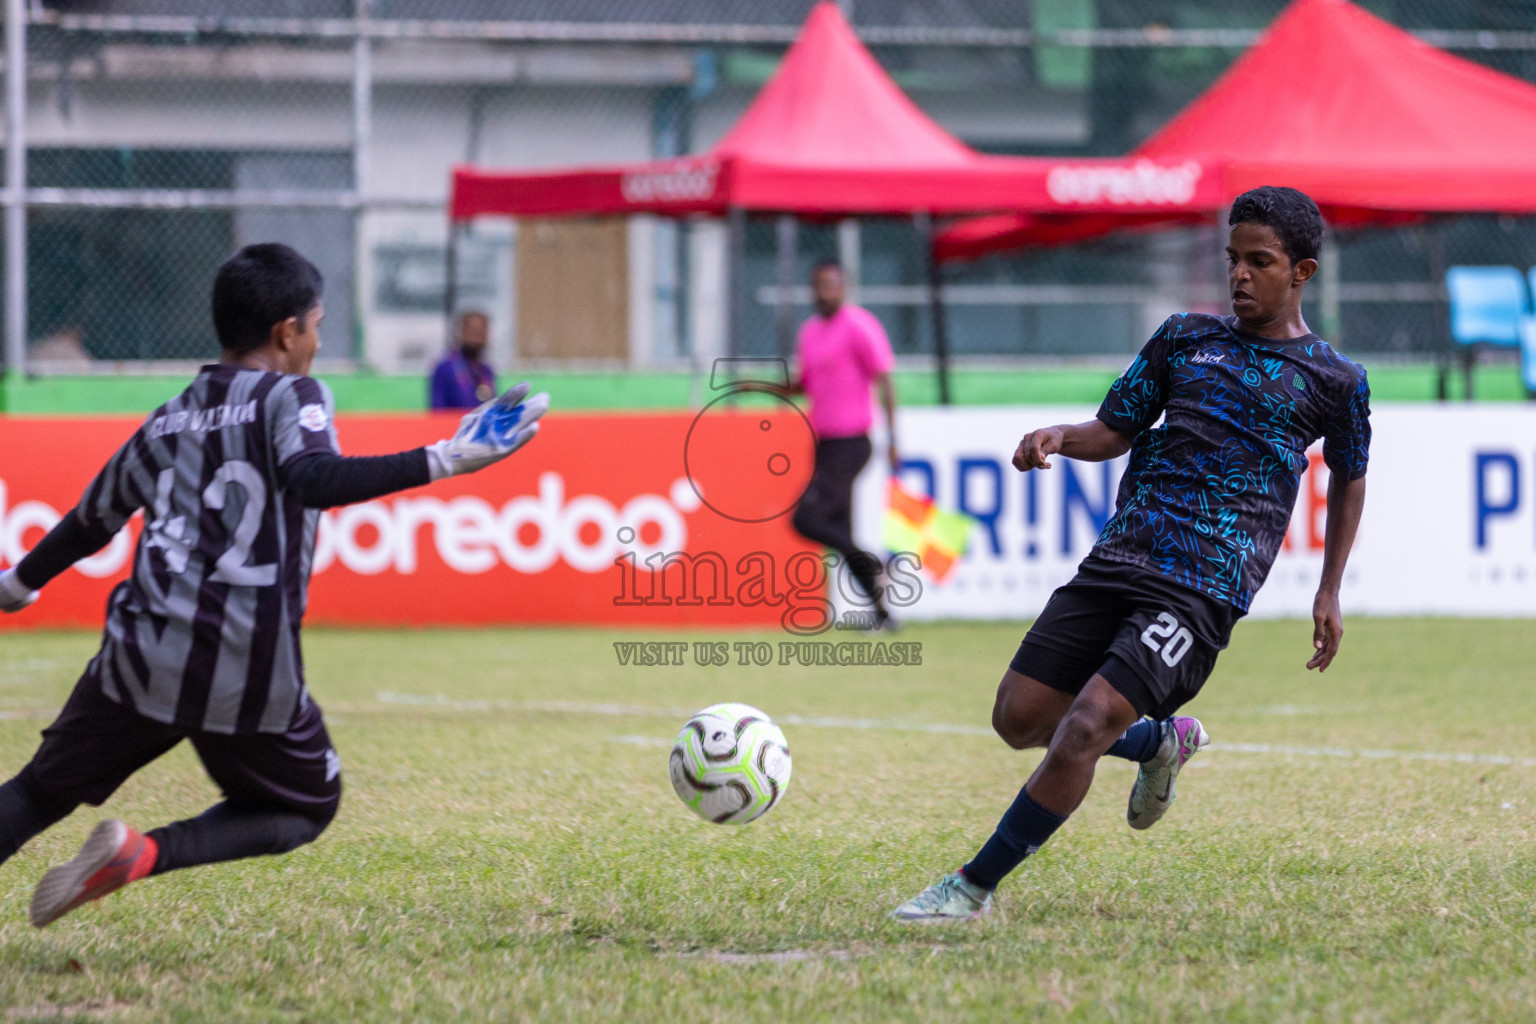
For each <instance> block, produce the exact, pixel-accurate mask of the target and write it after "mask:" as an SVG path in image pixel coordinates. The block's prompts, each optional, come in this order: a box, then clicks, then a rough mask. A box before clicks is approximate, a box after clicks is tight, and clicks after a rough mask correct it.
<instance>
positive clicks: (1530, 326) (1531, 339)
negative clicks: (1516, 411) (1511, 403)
mask: <svg viewBox="0 0 1536 1024" xmlns="http://www.w3.org/2000/svg"><path fill="white" fill-rule="evenodd" d="M1529 277H1530V282H1531V294H1532V295H1536V267H1532V268H1531V270H1530V275H1529ZM1520 382H1521V383H1522V384H1524V385H1525V396H1526V397H1527V398H1536V316H1523V317H1521V318H1520Z"/></svg>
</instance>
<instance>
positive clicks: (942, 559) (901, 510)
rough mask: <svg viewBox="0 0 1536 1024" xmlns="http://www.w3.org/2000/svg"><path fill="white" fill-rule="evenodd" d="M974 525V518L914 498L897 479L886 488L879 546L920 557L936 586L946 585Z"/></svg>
mask: <svg viewBox="0 0 1536 1024" xmlns="http://www.w3.org/2000/svg"><path fill="white" fill-rule="evenodd" d="M975 525H976V520H975V519H974V518H972V517H971V516H968V515H966V514H965V513H963V512H950V511H948V510H946V509H941V508H939V507H938V506H937V505H935V504H934V502H933V499H932V498H930V497H927V496H926V495H921V494H913V493H912V492H911V491H909V490H907V489H906V488H905V487H903V486H901V482H900V481H899V480H897V479H896V478H895V477H891V479H890V482H889V483H888V484H887V485H886V489H885V521H884V523H882V524H881V529H880V542H881V543H882V544H884V545H885V547H886V550H888V551H891V552H897V551H910V552H912V553H913V554H915V555H917V556H918V557H919V558H921V559H922V561H923V569H924V571H926V572H927V573H928V575H929V576H931V577H932V578H933V580H934V582H936V583H943V582H944V581H945V580H946V579H948V578H949V575H950V573H951V572H953V571H954V568H955V563H957V562H958V561H959V560H960V556H961V555H963V554H965V546H966V543H967V541H968V540H969V539H970V535H971V527H973V526H975Z"/></svg>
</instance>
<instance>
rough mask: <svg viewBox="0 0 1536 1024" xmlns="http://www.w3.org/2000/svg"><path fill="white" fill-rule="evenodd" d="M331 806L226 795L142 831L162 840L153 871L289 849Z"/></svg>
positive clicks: (321, 823) (315, 829) (319, 828)
mask: <svg viewBox="0 0 1536 1024" xmlns="http://www.w3.org/2000/svg"><path fill="white" fill-rule="evenodd" d="M334 813H335V809H334V807H333V808H332V809H331V810H330V811H329V812H328V813H325V814H324V815H323V816H319V817H311V816H309V815H305V814H300V813H298V812H297V811H290V810H284V809H280V808H275V807H257V806H253V805H251V804H240V803H236V802H234V801H232V800H226V801H225V802H224V803H222V804H217V805H215V806H213V807H210V808H208V810H206V811H204V812H203V813H202V814H199V815H198V816H197V817H195V818H188V819H187V820H185V821H176V822H172V823H171V824H169V825H165V826H162V827H161V828H157V829H155V830H153V831H152V832H148V833H145V834H146V835H148V836H149V838H151V839H153V840H154V841H155V842H156V843H158V844H159V845H160V856H159V857H158V858H157V859H156V861H155V869H154V870H153V871H151V872H150V874H153V875H163V874H165V872H167V871H175V870H176V869H177V868H190V867H193V866H195V865H198V864H217V863H219V862H220V861H226V860H239V859H240V858H242V857H259V856H261V855H262V854H276V853H287V852H288V851H289V850H292V849H294V848H295V847H298V846H303V845H304V844H305V843H310V842H314V840H315V839H316V838H317V837H318V836H319V835H320V833H321V832H324V831H325V826H326V825H328V824H330V821H331V816H332V815H333V814H334Z"/></svg>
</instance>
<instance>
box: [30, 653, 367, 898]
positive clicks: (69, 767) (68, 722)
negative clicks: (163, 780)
mask: <svg viewBox="0 0 1536 1024" xmlns="http://www.w3.org/2000/svg"><path fill="white" fill-rule="evenodd" d="M184 739H185V740H187V741H189V742H190V743H191V744H192V746H193V748H194V749H195V750H196V751H197V755H198V757H199V758H200V759H201V760H202V762H203V767H204V768H206V769H207V770H208V774H209V775H210V776H211V777H212V778H213V781H214V782H215V783H217V784H218V786H219V788H220V789H221V790H222V791H223V793H224V797H225V799H224V802H222V803H220V804H216V805H215V806H213V807H211V808H209V809H208V810H207V811H205V812H204V813H203V814H201V815H199V816H197V817H196V818H189V819H187V820H185V821H178V822H173V823H172V824H169V825H165V826H163V827H161V828H157V829H154V830H153V831H151V832H149V833H148V835H149V836H150V838H152V839H154V840H155V841H156V843H158V844H159V847H160V857H159V860H158V861H157V863H156V865H155V874H160V873H162V872H165V871H172V870H175V869H176V868H183V867H191V866H192V865H194V864H211V863H215V862H217V861H225V860H236V859H239V858H241V857H252V856H256V855H258V854H273V853H285V852H287V851H288V850H291V849H293V848H294V847H296V846H301V845H303V844H304V843H308V842H312V841H313V840H314V839H315V838H317V837H318V836H319V835H320V833H321V832H323V831H324V830H325V827H326V825H328V824H330V821H331V819H332V818H333V817H335V815H336V808H337V806H338V805H339V804H340V802H341V762H340V760H339V759H338V758H337V755H336V752H335V751H334V750H333V749H332V747H331V741H330V737H329V736H328V735H327V734H326V731H325V722H324V719H323V718H322V717H321V714H320V708H319V707H318V706H316V704H315V703H314V702H313V701H311V700H306V701H305V704H304V707H303V709H301V710H300V711H299V713H298V714H297V715H296V716H295V718H294V721H293V724H292V725H291V726H290V727H289V729H288V731H287V732H285V733H259V734H256V735H251V736H226V735H222V734H217V733H207V732H199V731H189V730H186V729H180V728H177V727H176V726H171V725H165V724H163V723H161V722H156V721H153V720H151V719H148V718H145V717H143V716H142V715H139V714H138V713H136V712H135V711H133V710H131V709H130V708H126V707H124V706H123V705H121V704H119V703H117V702H116V701H114V700H111V699H109V698H107V697H106V696H105V695H104V694H102V692H101V689H100V686H99V684H98V683H97V682H96V680H94V679H93V678H91V677H90V676H89V675H87V676H86V677H85V678H83V679H81V680H80V682H79V683H78V684H76V686H75V690H74V692H73V693H72V694H70V698H69V701H68V702H67V703H66V704H65V705H64V709H63V710H62V711H61V712H60V713H59V717H58V719H57V720H55V721H54V723H53V724H52V725H50V726H48V728H46V729H44V730H43V742H42V745H41V746H40V747H39V748H38V751H37V753H36V754H35V755H34V756H33V758H32V760H31V762H29V763H28V764H27V766H26V767H24V768H23V769H22V770H21V772H20V773H19V774H18V775H17V776H16V777H15V778H13V779H11V780H10V781H9V782H7V783H5V785H3V786H0V863H4V861H5V860H6V859H8V858H9V857H10V856H11V855H12V854H14V853H15V852H16V851H17V850H19V849H21V847H22V846H23V845H24V844H25V843H26V842H27V841H28V840H29V839H31V838H32V837H33V836H35V835H37V834H38V833H40V832H42V831H44V830H45V829H47V828H48V827H50V826H51V825H53V824H55V823H56V822H58V821H60V820H61V819H63V818H65V817H67V816H68V815H69V814H70V812H72V811H73V810H74V809H75V808H76V807H78V806H79V805H80V804H82V803H86V804H91V805H100V804H101V803H102V802H104V801H105V800H106V799H107V798H108V797H110V796H111V795H112V793H113V792H114V791H115V790H116V789H117V788H118V787H119V786H120V785H122V784H123V782H124V781H126V780H127V778H128V777H129V776H130V775H132V774H133V773H134V772H136V771H138V770H139V769H140V768H142V767H143V766H144V765H146V764H148V763H149V762H151V761H153V760H155V759H156V758H158V757H159V756H160V755H162V754H164V753H165V752H166V751H168V750H170V749H171V748H172V747H174V746H176V744H178V743H180V742H181V741H182V740H184Z"/></svg>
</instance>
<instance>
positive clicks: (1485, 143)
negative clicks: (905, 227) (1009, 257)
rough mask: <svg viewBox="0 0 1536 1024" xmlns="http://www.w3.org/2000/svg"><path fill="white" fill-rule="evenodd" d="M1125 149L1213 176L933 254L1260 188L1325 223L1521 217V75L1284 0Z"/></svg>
mask: <svg viewBox="0 0 1536 1024" xmlns="http://www.w3.org/2000/svg"><path fill="white" fill-rule="evenodd" d="M1128 159H1145V160H1150V161H1153V162H1155V163H1157V164H1159V165H1167V164H1176V163H1179V162H1182V161H1192V162H1194V163H1196V164H1198V165H1200V166H1202V167H1204V168H1206V169H1207V174H1208V176H1209V178H1210V179H1211V180H1210V184H1211V185H1212V186H1215V187H1213V188H1211V189H1208V190H1202V197H1201V198H1198V199H1197V198H1192V199H1191V202H1190V203H1189V204H1187V206H1186V207H1185V208H1184V209H1180V210H1169V211H1166V212H1162V213H1160V212H1157V211H1148V210H1145V209H1142V210H1130V209H1125V210H1122V211H1120V212H1119V213H1115V214H1104V213H1098V214H1094V215H1091V216H1082V215H1075V214H1053V215H1047V216H1042V215H1039V214H1026V215H1022V216H1021V215H1008V216H995V217H986V218H978V219H973V220H970V221H965V222H962V223H960V224H956V225H954V226H952V227H950V228H949V229H948V230H946V231H944V232H942V233H941V234H940V235H939V236H938V238H937V239H936V249H937V253H938V256H939V257H940V258H941V259H966V258H973V257H977V256H982V255H985V254H987V253H991V252H997V251H1001V250H1007V249H1015V248H1020V247H1022V246H1026V245H1039V244H1054V243H1059V242H1066V241H1077V240H1081V239H1085V238H1091V237H1094V236H1097V235H1102V234H1105V233H1107V232H1109V231H1113V230H1119V229H1124V228H1128V227H1130V228H1135V227H1141V228H1146V227H1156V226H1163V225H1172V224H1178V223H1189V222H1192V221H1199V222H1209V220H1210V219H1211V218H1214V217H1215V216H1216V215H1217V214H1218V213H1219V212H1220V210H1221V209H1222V208H1223V205H1224V204H1225V203H1227V202H1230V201H1231V199H1232V197H1234V196H1236V195H1237V194H1238V193H1240V192H1243V191H1245V190H1246V189H1249V188H1253V187H1255V186H1258V185H1265V184H1275V185H1290V186H1293V187H1295V188H1299V189H1301V190H1302V191H1304V192H1307V193H1308V194H1310V195H1311V196H1312V197H1313V198H1314V199H1315V200H1317V202H1318V205H1319V206H1321V207H1322V208H1323V212H1324V214H1325V215H1326V216H1328V217H1329V219H1330V220H1332V221H1333V222H1334V223H1336V224H1351V223H1354V224H1360V223H1384V222H1385V223H1391V222H1394V221H1399V222H1400V221H1402V220H1405V219H1411V218H1413V217H1416V216H1419V215H1423V214H1432V213H1511V214H1528V213H1533V212H1536V86H1533V85H1531V84H1530V83H1527V82H1523V81H1521V80H1519V79H1517V78H1512V77H1510V76H1508V75H1504V74H1501V73H1499V72H1497V71H1493V70H1491V69H1489V68H1486V67H1483V66H1481V65H1479V64H1474V63H1472V62H1471V61H1467V60H1463V59H1461V58H1459V57H1454V56H1452V55H1450V54H1448V53H1445V52H1444V51H1441V50H1437V49H1435V48H1434V47H1431V46H1429V45H1428V44H1426V43H1423V42H1420V41H1419V40H1417V39H1415V38H1414V37H1413V36H1411V35H1409V34H1408V33H1407V32H1404V31H1403V30H1401V29H1399V28H1396V27H1395V26H1393V25H1391V24H1388V23H1387V22H1385V21H1383V20H1381V19H1380V18H1377V17H1376V16H1375V15H1372V14H1370V13H1368V12H1367V11H1365V10H1363V9H1361V8H1359V7H1356V6H1355V5H1353V4H1351V3H1348V2H1346V0H1295V2H1294V3H1292V4H1291V5H1290V6H1289V7H1288V8H1286V10H1285V11H1284V12H1282V14H1281V15H1280V17H1279V18H1277V19H1276V20H1275V22H1274V24H1272V25H1271V26H1270V28H1269V30H1268V31H1266V32H1265V33H1264V35H1263V36H1262V37H1261V38H1260V39H1259V41H1258V42H1257V43H1255V44H1254V45H1253V46H1252V47H1251V48H1250V49H1249V50H1248V51H1247V52H1246V53H1245V54H1243V56H1242V57H1241V58H1239V59H1238V61H1237V62H1236V63H1235V64H1233V65H1232V67H1231V68H1229V69H1228V70H1227V72H1226V73H1225V74H1224V75H1222V76H1221V78H1219V79H1218V80H1217V81H1216V83H1215V84H1213V85H1212V86H1211V87H1210V88H1209V89H1208V90H1206V92H1205V93H1204V94H1202V95H1201V96H1200V97H1199V98H1198V99H1196V100H1195V101H1194V102H1193V103H1191V104H1190V105H1189V106H1188V107H1186V108H1185V109H1184V110H1183V111H1182V112H1181V113H1180V114H1179V115H1178V116H1177V117H1175V118H1174V119H1173V120H1172V121H1170V122H1169V123H1168V124H1167V125H1165V126H1164V127H1163V129H1162V130H1161V131H1159V132H1157V133H1156V134H1155V135H1153V136H1152V137H1151V138H1150V139H1148V140H1147V141H1146V142H1145V143H1143V144H1142V145H1141V146H1139V147H1137V149H1136V150H1135V151H1133V152H1132V153H1131V154H1130V156H1129V157H1128ZM1202 200H1203V201H1202Z"/></svg>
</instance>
